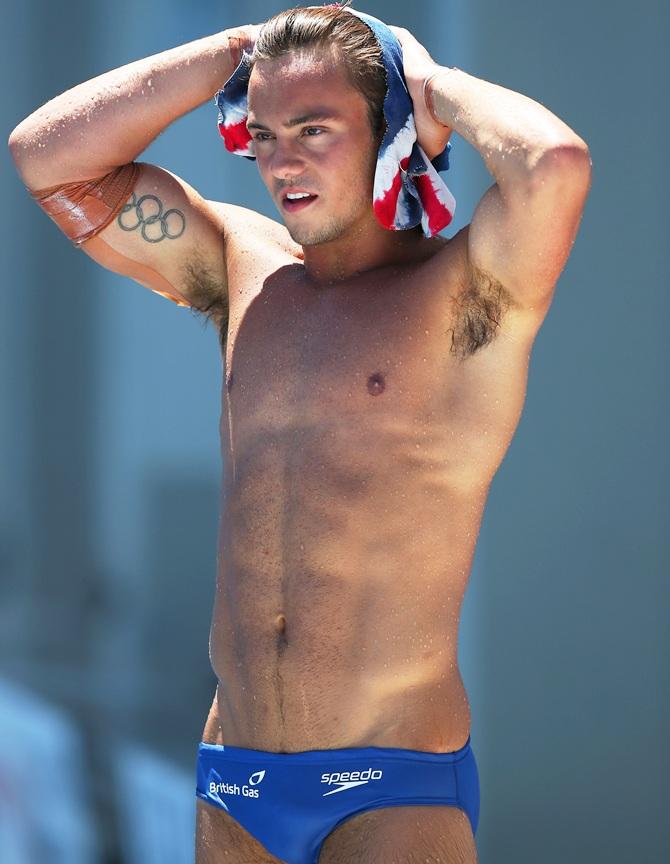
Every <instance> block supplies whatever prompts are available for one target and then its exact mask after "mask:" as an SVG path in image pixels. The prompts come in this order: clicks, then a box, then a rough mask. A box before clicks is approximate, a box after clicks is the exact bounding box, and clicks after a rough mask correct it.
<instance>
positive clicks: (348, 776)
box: [321, 768, 384, 797]
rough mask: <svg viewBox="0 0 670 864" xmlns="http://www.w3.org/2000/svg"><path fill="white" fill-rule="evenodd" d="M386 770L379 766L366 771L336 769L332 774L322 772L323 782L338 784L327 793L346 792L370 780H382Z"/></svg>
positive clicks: (326, 793)
mask: <svg viewBox="0 0 670 864" xmlns="http://www.w3.org/2000/svg"><path fill="white" fill-rule="evenodd" d="M383 774H384V772H383V771H381V770H380V769H377V768H366V769H365V770H364V771H334V772H333V773H332V774H322V775H321V782H322V783H326V784H327V785H328V786H336V788H335V789H331V790H330V791H329V792H324V793H323V797H325V796H326V795H333V794H334V793H335V792H344V791H345V790H346V789H352V788H353V787H354V786H362V785H363V784H365V783H369V782H370V780H381V779H382V776H383Z"/></svg>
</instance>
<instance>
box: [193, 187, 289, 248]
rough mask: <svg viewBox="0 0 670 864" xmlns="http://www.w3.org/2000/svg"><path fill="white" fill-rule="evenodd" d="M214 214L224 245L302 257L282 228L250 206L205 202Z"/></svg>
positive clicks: (279, 224)
mask: <svg viewBox="0 0 670 864" xmlns="http://www.w3.org/2000/svg"><path fill="white" fill-rule="evenodd" d="M208 203H209V204H211V205H212V207H214V209H215V210H216V211H217V213H218V215H219V219H220V223H221V231H222V234H223V236H224V239H225V242H226V245H228V246H229V247H235V248H238V249H239V248H248V247H250V246H253V247H254V248H255V249H256V250H258V249H259V248H263V247H266V248H267V249H268V251H271V250H272V249H273V248H275V249H278V250H280V251H282V252H286V253H288V254H291V255H294V256H295V257H300V258H301V257H302V254H303V253H302V247H301V246H299V245H298V244H297V243H295V242H294V241H293V240H292V239H291V235H290V234H289V232H288V230H287V228H286V226H285V225H282V223H281V222H277V220H276V219H271V218H270V217H269V216H265V215H264V214H263V213H259V212H258V211H257V210H252V209H251V208H250V207H241V206H240V205H238V204H228V203H226V202H223V201H209V202H208Z"/></svg>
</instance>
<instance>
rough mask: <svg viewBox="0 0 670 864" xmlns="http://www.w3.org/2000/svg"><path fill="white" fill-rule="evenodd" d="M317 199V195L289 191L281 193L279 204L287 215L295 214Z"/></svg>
mask: <svg viewBox="0 0 670 864" xmlns="http://www.w3.org/2000/svg"><path fill="white" fill-rule="evenodd" d="M318 197H319V196H318V195H312V194H311V193H307V192H306V191H296V192H293V191H289V192H283V193H282V196H281V203H282V207H283V208H284V210H286V211H287V212H288V213H295V212H296V211H297V210H304V209H305V207H308V206H309V205H310V204H311V203H312V202H313V201H316V199H317V198H318Z"/></svg>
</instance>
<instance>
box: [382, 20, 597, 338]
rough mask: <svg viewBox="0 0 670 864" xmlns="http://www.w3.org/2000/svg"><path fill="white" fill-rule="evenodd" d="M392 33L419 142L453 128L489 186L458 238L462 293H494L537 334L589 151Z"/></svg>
mask: <svg viewBox="0 0 670 864" xmlns="http://www.w3.org/2000/svg"><path fill="white" fill-rule="evenodd" d="M393 29H394V32H395V33H396V35H397V36H398V38H399V39H400V41H401V44H402V46H403V65H404V71H405V75H406V78H407V84H408V89H409V91H410V95H411V97H412V102H413V105H414V111H415V117H416V126H417V136H418V139H419V142H422V140H425V141H426V142H427V144H426V146H427V147H430V146H431V145H432V143H433V141H434V140H436V141H437V142H438V143H439V144H440V146H444V143H443V141H444V140H445V138H446V137H448V136H449V135H450V134H451V132H452V131H453V130H455V131H456V132H458V134H459V135H461V136H462V137H463V138H465V139H466V141H469V142H470V144H472V145H473V147H475V149H476V150H478V151H479V153H480V155H481V156H482V158H483V159H484V162H485V164H486V167H487V168H488V169H489V171H490V173H491V174H492V175H493V177H494V179H495V181H496V182H495V183H494V184H493V186H491V187H490V188H489V189H488V190H487V191H486V192H485V193H484V195H483V196H482V199H481V201H480V202H479V204H478V206H477V207H476V209H475V212H474V215H473V218H472V222H471V224H470V225H469V226H467V230H466V231H464V233H465V234H466V235H467V244H466V245H467V249H466V267H467V269H468V282H469V286H470V290H471V292H472V293H473V294H477V293H479V294H481V293H482V292H487V291H490V287H491V286H496V288H497V293H498V294H499V295H501V296H503V297H504V298H505V300H506V302H508V303H509V304H510V305H512V306H514V307H515V309H516V310H517V313H518V316H521V317H524V318H525V319H526V320H527V321H528V324H529V326H530V327H531V328H536V327H537V326H538V325H539V323H540V322H541V320H542V318H543V317H544V315H545V314H546V312H547V310H548V307H549V305H550V303H551V299H552V295H553V290H554V287H555V284H556V282H557V280H558V278H559V276H560V274H561V271H562V270H563V268H564V266H565V263H566V261H567V259H568V256H569V254H570V250H571V248H572V244H573V242H574V240H575V236H576V233H577V229H578V227H579V222H580V219H581V216H582V211H583V208H584V204H585V201H586V198H587V196H588V192H589V190H590V186H591V159H590V153H589V148H588V145H587V144H586V142H585V141H584V140H583V139H582V138H580V137H579V135H578V134H577V133H576V132H575V131H574V130H572V129H571V128H570V127H569V126H568V125H567V124H566V123H564V122H563V120H561V119H560V118H559V117H557V116H556V115H555V114H553V113H552V112H551V111H549V110H548V109H547V108H545V107H544V106H543V105H541V104H540V103H539V102H535V101H534V100H532V99H530V98H529V97H527V96H524V95H523V94H521V93H516V92H514V91H513V90H509V89H507V88H505V87H501V86H500V85H498V84H494V83H492V82H489V81H484V80H482V79H480V78H477V77H475V76H474V75H469V74H468V73H467V72H464V71H463V70H461V69H457V68H451V67H444V66H440V65H438V64H437V63H436V62H435V61H434V60H433V59H432V57H431V56H430V55H429V54H428V52H427V51H426V49H425V48H424V46H423V45H421V44H420V43H419V42H418V41H417V40H416V39H415V38H414V37H413V36H412V34H411V33H410V32H409V31H408V30H406V29H403V28H393Z"/></svg>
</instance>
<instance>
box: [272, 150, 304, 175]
mask: <svg viewBox="0 0 670 864" xmlns="http://www.w3.org/2000/svg"><path fill="white" fill-rule="evenodd" d="M304 169H305V160H304V158H303V157H302V156H301V155H300V153H299V151H298V148H297V147H296V146H295V145H294V144H291V143H288V142H285V143H281V142H279V141H277V142H276V143H275V146H274V148H273V151H272V156H271V157H270V171H271V172H272V174H273V175H274V176H275V177H278V178H280V179H285V178H286V177H292V176H293V175H295V174H301V173H302V172H303V171H304Z"/></svg>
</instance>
